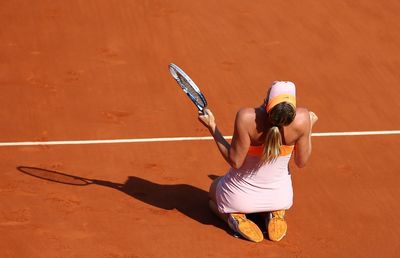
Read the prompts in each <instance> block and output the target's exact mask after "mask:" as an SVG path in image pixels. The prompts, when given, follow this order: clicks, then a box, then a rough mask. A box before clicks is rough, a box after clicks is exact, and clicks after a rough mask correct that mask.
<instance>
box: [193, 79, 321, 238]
mask: <svg viewBox="0 0 400 258" xmlns="http://www.w3.org/2000/svg"><path fill="white" fill-rule="evenodd" d="M204 111H205V112H204V114H200V115H199V120H200V121H201V122H202V123H203V124H204V125H205V126H206V127H207V128H208V129H209V131H210V133H211V135H212V136H213V137H214V140H215V142H216V144H217V146H218V149H219V151H220V152H221V154H222V156H223V157H224V158H225V160H226V161H227V162H228V163H229V165H230V166H231V168H230V170H229V171H228V172H227V173H226V174H225V175H224V176H222V177H219V178H217V179H215V180H214V182H213V183H212V184H211V187H210V201H209V205H210V208H211V210H212V211H213V212H214V213H216V214H217V215H218V216H219V217H220V218H221V219H223V220H224V221H225V222H227V223H228V225H229V227H230V228H231V229H232V230H233V231H235V232H236V233H238V234H240V235H241V236H242V237H244V238H246V239H248V240H250V241H254V242H260V241H262V240H263V239H264V236H263V233H262V231H261V230H260V228H259V227H258V226H257V224H255V223H254V222H253V221H251V220H249V219H248V218H246V214H249V213H260V214H262V215H263V216H264V218H265V223H266V227H267V228H268V237H269V239H270V240H272V241H280V240H281V239H282V238H283V237H284V236H285V235H286V232H287V223H286V221H285V218H284V216H285V210H288V209H289V208H290V207H291V206H292V202H293V189H292V180H291V175H290V171H289V160H290V158H291V156H292V153H294V161H295V163H296V165H297V166H298V167H304V166H305V165H306V163H307V161H308V159H309V157H310V154H311V129H312V127H313V125H314V123H315V122H316V121H317V120H318V117H317V116H316V115H315V114H314V113H313V112H309V111H308V110H307V109H306V108H301V107H296V87H295V85H294V84H293V83H292V82H287V81H277V82H273V84H272V86H271V88H270V89H269V91H268V94H267V97H266V99H265V101H264V103H263V104H262V105H261V106H259V107H257V108H243V109H241V110H239V111H238V113H237V115H236V119H235V125H234V133H233V138H232V141H231V143H230V144H229V143H228V142H227V141H226V140H225V139H224V137H223V135H222V134H221V132H220V131H219V130H218V127H217V124H216V121H215V118H214V115H213V113H212V112H211V110H209V109H205V110H204Z"/></svg>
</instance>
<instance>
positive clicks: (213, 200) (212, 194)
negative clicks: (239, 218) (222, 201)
mask: <svg viewBox="0 0 400 258" xmlns="http://www.w3.org/2000/svg"><path fill="white" fill-rule="evenodd" d="M221 178H222V177H218V178H216V179H214V181H213V182H212V184H211V186H210V191H209V192H208V197H209V198H210V200H209V201H208V205H209V206H210V209H211V211H212V212H214V213H215V215H217V216H218V217H219V218H221V219H222V220H223V221H225V222H226V223H228V216H229V214H226V213H221V212H219V210H218V207H217V186H218V183H219V180H221Z"/></svg>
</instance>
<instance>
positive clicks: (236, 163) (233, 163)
mask: <svg viewBox="0 0 400 258" xmlns="http://www.w3.org/2000/svg"><path fill="white" fill-rule="evenodd" d="M229 163H230V164H229V165H231V167H232V168H234V169H239V168H241V167H242V166H243V161H238V160H231V162H229Z"/></svg>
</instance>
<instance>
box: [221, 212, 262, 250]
mask: <svg viewBox="0 0 400 258" xmlns="http://www.w3.org/2000/svg"><path fill="white" fill-rule="evenodd" d="M228 225H229V227H230V228H231V229H232V230H233V231H234V232H235V233H238V234H240V235H241V236H242V237H244V238H245V239H247V240H250V241H253V242H257V243H258V242H261V241H262V240H263V239H264V235H263V233H262V232H261V229H260V228H259V227H258V226H257V224H256V223H254V222H253V221H251V220H249V219H247V218H246V215H245V214H242V213H231V214H230V215H229V217H228Z"/></svg>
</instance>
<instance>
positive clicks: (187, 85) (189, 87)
mask: <svg viewBox="0 0 400 258" xmlns="http://www.w3.org/2000/svg"><path fill="white" fill-rule="evenodd" d="M177 76H178V79H179V80H180V81H181V83H182V84H184V86H185V88H186V90H187V93H189V94H190V95H191V96H192V97H193V98H195V100H196V101H197V103H199V104H200V105H201V106H202V107H205V106H206V103H205V102H204V100H203V99H202V98H201V97H200V94H199V93H198V92H197V91H196V90H195V89H194V88H193V87H192V85H191V84H190V83H189V82H188V81H187V80H186V79H185V77H183V76H182V75H181V74H179V73H177Z"/></svg>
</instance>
